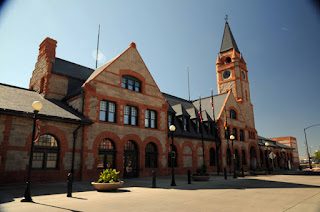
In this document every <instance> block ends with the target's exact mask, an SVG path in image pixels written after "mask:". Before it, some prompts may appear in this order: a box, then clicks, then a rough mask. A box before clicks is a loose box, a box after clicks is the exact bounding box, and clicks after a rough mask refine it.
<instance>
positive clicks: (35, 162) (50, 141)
mask: <svg viewBox="0 0 320 212" xmlns="http://www.w3.org/2000/svg"><path fill="white" fill-rule="evenodd" d="M58 159H59V143H58V141H57V139H56V138H55V137H54V136H52V135H49V134H43V135H41V136H40V137H39V139H38V141H37V142H35V143H34V152H33V158H32V168H34V169H57V168H58Z"/></svg>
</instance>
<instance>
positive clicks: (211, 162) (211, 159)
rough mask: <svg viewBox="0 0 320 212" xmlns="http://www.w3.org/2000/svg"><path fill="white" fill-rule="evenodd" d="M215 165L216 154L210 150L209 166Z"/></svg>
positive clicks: (212, 149)
mask: <svg viewBox="0 0 320 212" xmlns="http://www.w3.org/2000/svg"><path fill="white" fill-rule="evenodd" d="M215 165H216V152H215V150H214V148H210V166H215Z"/></svg>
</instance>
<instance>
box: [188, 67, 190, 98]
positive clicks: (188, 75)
mask: <svg viewBox="0 0 320 212" xmlns="http://www.w3.org/2000/svg"><path fill="white" fill-rule="evenodd" d="M187 72H188V95H189V101H190V82H189V65H187Z"/></svg>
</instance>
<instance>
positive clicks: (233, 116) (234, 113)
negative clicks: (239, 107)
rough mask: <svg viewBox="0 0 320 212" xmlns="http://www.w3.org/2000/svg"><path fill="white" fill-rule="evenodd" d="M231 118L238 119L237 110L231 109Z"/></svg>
mask: <svg viewBox="0 0 320 212" xmlns="http://www.w3.org/2000/svg"><path fill="white" fill-rule="evenodd" d="M230 118H231V119H237V112H236V111H234V110H230Z"/></svg>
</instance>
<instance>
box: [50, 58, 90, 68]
mask: <svg viewBox="0 0 320 212" xmlns="http://www.w3.org/2000/svg"><path fill="white" fill-rule="evenodd" d="M55 59H59V60H63V61H65V62H68V63H72V64H74V65H77V66H81V67H83V68H87V69H90V70H92V71H94V69H92V68H89V67H86V66H83V65H80V64H77V63H74V62H70V61H68V60H65V59H61V58H59V57H56V58H55Z"/></svg>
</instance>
